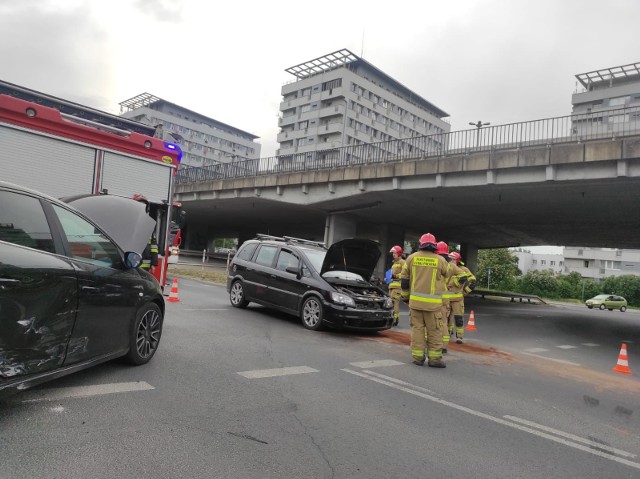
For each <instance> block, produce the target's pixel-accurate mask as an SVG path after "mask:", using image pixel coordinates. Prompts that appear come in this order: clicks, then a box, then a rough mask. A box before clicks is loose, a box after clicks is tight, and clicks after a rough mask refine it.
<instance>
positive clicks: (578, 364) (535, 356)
mask: <svg viewBox="0 0 640 479" xmlns="http://www.w3.org/2000/svg"><path fill="white" fill-rule="evenodd" d="M521 353H522V354H526V355H527V356H533V357H534V358H540V359H546V360H547V361H555V362H556V363H561V364H568V365H570V366H581V364H580V363H574V362H572V361H564V360H562V359H553V358H548V357H546V356H540V355H539V354H531V353H525V352H524V351H522V352H521Z"/></svg>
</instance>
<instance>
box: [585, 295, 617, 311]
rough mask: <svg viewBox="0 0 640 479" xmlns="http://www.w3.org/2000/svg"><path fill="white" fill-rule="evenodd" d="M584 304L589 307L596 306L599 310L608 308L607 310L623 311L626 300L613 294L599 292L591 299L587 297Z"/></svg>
mask: <svg viewBox="0 0 640 479" xmlns="http://www.w3.org/2000/svg"><path fill="white" fill-rule="evenodd" d="M585 304H586V305H587V308H589V309H593V308H598V309H601V310H605V309H608V310H609V311H613V310H614V309H619V310H620V311H622V312H623V313H624V312H625V311H626V310H627V300H626V299H624V298H623V297H622V296H616V295H615V294H599V295H598V296H595V297H593V298H591V299H587V301H586V302H585Z"/></svg>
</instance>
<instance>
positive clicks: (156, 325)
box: [126, 303, 164, 366]
mask: <svg viewBox="0 0 640 479" xmlns="http://www.w3.org/2000/svg"><path fill="white" fill-rule="evenodd" d="M163 319H164V318H163V317H162V311H161V310H160V307H159V306H158V305H157V304H155V303H147V304H145V305H144V306H143V307H142V308H140V309H139V310H138V313H137V314H136V320H135V321H134V322H133V327H132V328H131V336H130V339H129V352H128V353H127V356H126V358H127V361H128V362H129V363H131V364H134V365H136V366H138V365H140V364H145V363H148V362H149V360H150V359H151V358H152V357H153V355H154V354H155V353H156V351H157V350H158V345H159V344H160V336H162V323H163Z"/></svg>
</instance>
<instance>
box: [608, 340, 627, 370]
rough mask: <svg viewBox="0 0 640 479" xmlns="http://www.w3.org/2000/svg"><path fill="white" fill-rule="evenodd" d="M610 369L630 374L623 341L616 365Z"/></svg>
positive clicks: (625, 346)
mask: <svg viewBox="0 0 640 479" xmlns="http://www.w3.org/2000/svg"><path fill="white" fill-rule="evenodd" d="M612 371H615V372H617V373H622V374H631V370H630V369H629V360H628V359H627V345H626V344H624V343H622V347H621V348H620V354H619V355H618V364H616V367H615V368H613V369H612Z"/></svg>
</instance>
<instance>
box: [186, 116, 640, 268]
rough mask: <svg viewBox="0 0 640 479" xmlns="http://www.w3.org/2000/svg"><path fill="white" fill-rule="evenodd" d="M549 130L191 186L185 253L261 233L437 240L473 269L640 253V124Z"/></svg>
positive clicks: (473, 134) (271, 166)
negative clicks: (540, 258)
mask: <svg viewBox="0 0 640 479" xmlns="http://www.w3.org/2000/svg"><path fill="white" fill-rule="evenodd" d="M629 117H631V116H629ZM540 122H545V123H544V125H545V128H541V130H542V131H543V132H544V131H551V132H555V133H554V134H551V135H547V136H545V135H542V134H535V135H529V136H527V135H526V134H522V133H519V135H520V136H519V137H518V138H514V137H513V135H512V134H511V133H510V132H511V131H512V130H516V129H517V130H518V131H520V132H522V131H525V130H528V129H530V127H531V125H532V124H536V125H537V123H538V122H528V123H526V124H517V125H503V126H499V127H493V128H491V129H488V128H487V129H486V130H482V131H480V130H477V131H474V130H471V131H465V132H455V133H450V134H449V135H458V136H451V137H450V138H448V141H447V142H446V144H448V145H449V148H447V149H446V151H440V152H434V153H435V154H424V153H422V154H421V155H420V156H419V157H415V155H414V157H412V156H411V153H407V154H403V155H395V156H393V157H391V156H380V155H378V157H376V156H373V155H369V157H368V158H366V160H367V161H364V162H361V163H356V164H353V163H354V158H355V155H345V154H344V152H341V153H340V156H339V159H340V161H337V162H336V161H334V162H333V163H329V164H325V165H319V164H317V161H316V163H313V164H312V165H310V167H308V168H307V167H304V169H302V168H301V167H300V165H301V164H303V163H301V162H300V161H299V160H298V161H296V159H295V158H294V159H293V162H291V159H289V158H287V160H289V163H284V168H281V167H282V166H283V159H282V158H279V161H278V162H277V163H269V162H266V163H267V164H266V166H265V164H264V162H263V164H262V165H260V164H258V166H257V167H254V168H253V170H251V171H249V173H247V170H248V169H247V168H245V172H244V173H242V170H237V171H238V172H240V173H241V175H240V177H238V176H239V175H238V174H236V175H228V176H231V177H226V178H222V179H209V180H207V179H206V178H204V181H184V179H183V181H182V182H181V183H180V184H179V185H178V186H177V197H178V199H179V200H180V201H183V202H184V204H185V209H186V210H187V212H188V215H189V216H188V218H189V225H188V228H187V235H186V236H187V247H188V248H193V249H195V248H200V247H201V245H202V244H203V242H204V241H206V240H207V239H210V238H215V237H224V236H234V237H235V236H237V237H239V238H241V239H244V238H247V237H252V236H253V235H255V233H258V232H262V233H270V234H275V235H285V234H286V235H290V236H299V237H305V238H313V239H323V238H324V239H325V241H327V242H328V243H332V242H334V241H336V240H339V239H341V238H343V237H349V236H361V237H369V238H372V239H376V240H378V241H380V242H381V243H382V244H383V246H384V247H385V248H386V247H387V246H388V247H390V246H391V245H392V244H398V243H400V242H401V241H402V240H403V239H405V238H406V239H408V240H413V239H417V237H418V236H419V235H420V234H422V233H424V232H432V233H434V234H435V235H436V237H437V238H438V239H439V240H440V239H442V240H445V241H448V242H457V243H461V244H462V245H463V254H465V253H466V255H467V259H468V262H473V259H474V257H475V252H476V250H477V248H494V247H507V246H518V245H536V244H540V245H542V244H552V245H553V244H555V245H567V246H594V247H617V248H635V249H640V208H639V206H640V121H638V124H637V125H636V124H635V122H634V123H630V122H628V123H625V124H624V125H622V126H621V125H619V124H618V127H617V128H615V129H614V128H611V127H606V126H605V125H603V124H602V122H600V123H599V124H597V125H595V126H594V127H593V128H592V129H589V130H586V131H585V130H584V129H582V130H580V131H577V129H576V128H575V124H576V123H577V122H576V118H575V117H562V118H559V119H549V120H540ZM594 123H595V122H594ZM523 125H524V126H523ZM560 125H566V126H567V128H566V130H567V131H564V128H561V127H559V126H560ZM538 126H539V125H538ZM596 127H597V128H596ZM533 129H535V130H538V129H539V128H537V127H536V128H533ZM463 134H464V136H463ZM505 137H508V140H509V141H504V138H505ZM345 158H347V159H348V160H349V161H348V162H347V161H344V159H345ZM359 158H360V159H361V158H362V155H361V156H360V157H359ZM307 159H308V158H307ZM314 160H317V158H314ZM287 165H288V166H287ZM260 166H262V168H261V167H260ZM321 166H324V168H322V167H321ZM279 169H280V170H282V169H284V170H285V171H284V172H279V171H278V170H279ZM296 169H302V171H295V170H296ZM234 176H235V177H234ZM187 180H188V178H187Z"/></svg>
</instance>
